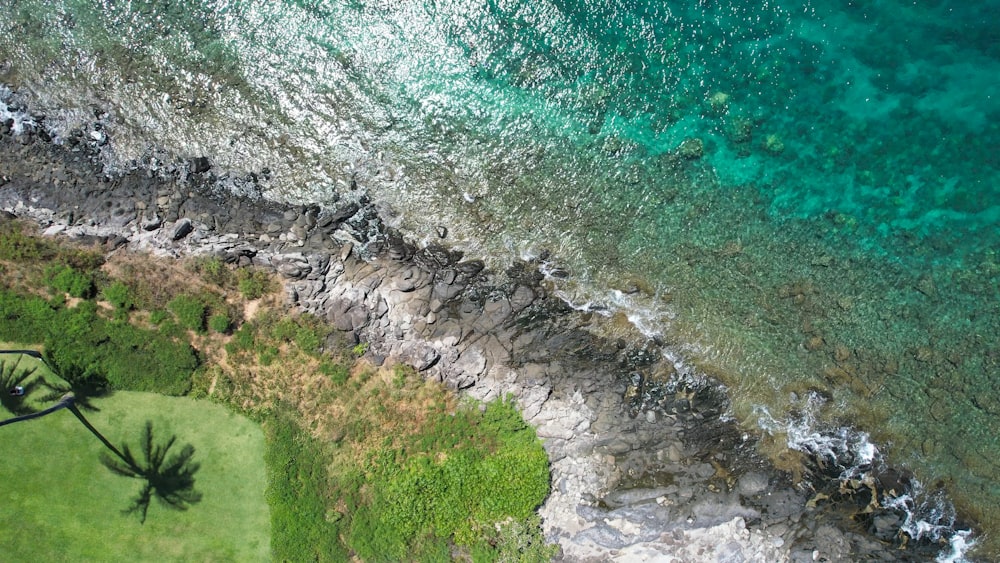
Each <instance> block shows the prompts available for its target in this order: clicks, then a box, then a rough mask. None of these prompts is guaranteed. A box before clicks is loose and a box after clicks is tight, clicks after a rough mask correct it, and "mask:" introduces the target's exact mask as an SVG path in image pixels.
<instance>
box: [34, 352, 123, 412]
mask: <svg viewBox="0 0 1000 563" xmlns="http://www.w3.org/2000/svg"><path fill="white" fill-rule="evenodd" d="M42 358H43V361H44V362H45V363H46V364H47V365H50V366H53V365H57V362H56V361H55V359H54V358H51V357H49V355H48V354H47V353H46V354H44V355H43V356H42ZM61 367H62V369H61V370H60V371H59V372H58V375H59V378H60V381H58V382H54V383H53V382H49V381H43V382H42V386H44V387H45V388H46V389H48V390H49V392H48V393H47V394H45V395H43V396H42V397H41V400H42V401H55V400H58V399H59V398H60V397H62V396H63V395H65V394H66V393H73V396H74V397H75V401H74V403H75V404H76V406H78V407H82V408H83V410H85V411H89V412H99V411H100V410H101V409H99V408H97V407H96V406H94V404H93V403H92V402H91V399H96V398H101V397H107V396H109V395H111V387H110V386H109V385H108V383H107V380H105V379H104V377H103V376H100V375H95V374H93V373H85V372H84V371H83V370H82V369H81V368H80V367H79V366H75V365H69V366H61ZM53 373H56V372H55V370H53Z"/></svg>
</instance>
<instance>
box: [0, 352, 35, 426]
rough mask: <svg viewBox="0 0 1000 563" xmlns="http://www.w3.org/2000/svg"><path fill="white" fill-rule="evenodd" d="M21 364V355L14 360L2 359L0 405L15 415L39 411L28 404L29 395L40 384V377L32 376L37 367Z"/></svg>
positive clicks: (0, 368)
mask: <svg viewBox="0 0 1000 563" xmlns="http://www.w3.org/2000/svg"><path fill="white" fill-rule="evenodd" d="M20 366H21V357H18V358H17V360H15V361H14V362H6V361H0V406H2V407H3V408H5V409H7V410H8V411H10V413H11V414H13V415H15V416H24V415H27V414H32V413H34V412H36V411H37V409H35V408H33V407H32V406H31V405H29V404H28V396H29V395H31V392H32V391H34V390H35V388H36V387H38V386H39V385H40V382H39V379H38V378H32V376H33V375H34V374H35V372H36V371H37V370H38V368H37V367H30V368H21V367H20Z"/></svg>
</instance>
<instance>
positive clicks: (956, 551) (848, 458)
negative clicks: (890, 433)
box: [756, 393, 976, 563]
mask: <svg viewBox="0 0 1000 563" xmlns="http://www.w3.org/2000/svg"><path fill="white" fill-rule="evenodd" d="M825 402H826V399H824V398H823V397H822V396H821V395H819V394H817V393H809V394H808V395H807V396H806V397H805V400H804V402H803V404H802V406H801V409H800V411H799V413H798V414H797V415H796V416H792V417H789V418H787V419H776V418H775V417H774V416H772V415H771V413H770V412H768V410H767V409H766V408H764V407H759V408H757V409H756V410H757V420H758V424H759V426H760V428H761V429H763V431H764V432H767V433H769V434H771V435H777V434H785V436H786V437H787V441H786V444H787V446H788V447H789V448H791V449H793V450H796V451H800V452H804V453H807V454H809V455H811V456H813V457H815V458H818V459H820V460H822V461H823V462H824V463H827V464H830V463H832V464H834V465H835V466H836V467H838V468H839V469H840V475H839V478H840V479H842V480H847V479H858V480H861V481H865V480H866V478H868V477H874V476H875V475H874V473H875V472H876V471H878V470H879V469H880V468H884V467H885V460H884V458H883V457H882V454H881V452H880V451H879V449H878V447H876V446H875V444H873V443H872V442H871V440H870V437H869V435H868V434H867V433H866V432H861V431H858V430H855V429H852V428H848V427H839V428H832V429H825V428H822V426H821V424H820V423H819V422H818V421H817V413H818V411H819V408H820V407H821V406H822V405H823V404H824V403H825ZM908 485H909V487H908V490H905V491H899V492H898V494H883V495H882V496H881V497H880V499H879V501H880V502H881V503H882V507H883V508H885V509H888V510H893V511H897V512H899V513H901V514H902V515H903V519H904V520H903V524H901V525H900V530H902V531H903V532H905V533H906V534H907V535H908V536H909V537H910V538H912V539H913V540H914V541H919V540H924V539H926V540H928V541H931V542H942V543H943V542H947V545H948V547H947V548H946V549H945V550H944V551H942V552H941V553H940V554H939V555H938V556H937V559H936V560H937V561H938V562H942V563H963V562H966V561H967V559H966V554H968V552H969V550H970V549H971V548H972V547H973V546H974V545H975V544H976V542H975V540H974V539H972V531H971V530H957V529H956V528H955V523H956V522H955V520H956V518H955V508H954V506H953V505H952V504H951V502H949V501H948V499H947V498H946V496H945V494H944V492H943V491H935V492H931V493H928V492H926V491H925V490H924V488H923V485H922V484H921V483H920V481H918V480H917V479H915V478H911V479H908ZM883 493H885V492H884V491H883Z"/></svg>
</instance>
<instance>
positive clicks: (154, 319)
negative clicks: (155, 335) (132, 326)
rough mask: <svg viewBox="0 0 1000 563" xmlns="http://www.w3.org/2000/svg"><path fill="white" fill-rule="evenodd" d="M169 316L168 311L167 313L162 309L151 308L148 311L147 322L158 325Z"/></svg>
mask: <svg viewBox="0 0 1000 563" xmlns="http://www.w3.org/2000/svg"><path fill="white" fill-rule="evenodd" d="M169 318H170V313H167V312H166V311H164V310H163V309H153V310H152V311H150V312H149V322H150V323H151V324H154V325H158V324H160V323H162V322H163V321H165V320H167V319H169Z"/></svg>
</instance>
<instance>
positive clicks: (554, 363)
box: [0, 127, 896, 562]
mask: <svg viewBox="0 0 1000 563" xmlns="http://www.w3.org/2000/svg"><path fill="white" fill-rule="evenodd" d="M7 131H8V132H7V133H5V134H3V135H2V136H0V152H2V153H3V154H4V155H5V158H4V159H3V161H2V163H0V208H2V209H3V210H5V211H7V212H9V213H12V214H14V215H17V216H20V217H25V218H30V219H33V220H35V221H37V222H38V223H39V224H41V225H42V226H43V227H45V232H46V233H47V234H53V235H54V234H61V235H65V236H70V237H73V236H87V237H92V238H96V239H97V240H99V241H102V242H103V243H104V244H106V245H107V248H108V249H109V251H110V250H112V249H117V251H119V252H121V251H138V252H151V253H155V254H159V255H169V256H181V255H198V254H210V255H214V256H218V257H220V258H222V259H223V260H225V261H226V262H228V263H232V264H237V265H240V266H246V265H251V264H252V265H256V266H261V267H266V268H271V269H273V270H274V271H275V272H277V273H278V274H279V275H280V276H281V277H282V278H283V279H284V280H285V290H286V292H287V296H288V301H289V303H290V304H292V305H294V306H296V307H299V308H301V309H302V310H304V311H308V312H310V313H313V314H315V315H318V316H320V317H323V318H326V319H327V320H329V322H330V323H332V325H333V326H335V327H336V328H337V329H339V330H342V331H345V332H347V333H350V334H352V335H354V337H355V338H356V339H357V340H358V341H364V342H367V343H369V348H368V352H367V353H368V354H369V355H370V357H371V359H372V360H373V361H375V362H382V361H398V362H405V363H407V364H410V365H412V366H413V367H414V368H416V369H417V370H418V371H419V372H421V373H422V374H424V376H425V377H428V378H434V379H437V380H439V381H442V382H444V383H445V384H447V385H449V386H451V387H452V388H455V389H457V390H461V391H462V392H463V393H466V394H468V395H469V396H472V397H475V398H478V399H483V400H490V399H495V398H497V397H501V396H507V395H509V396H512V397H514V398H515V399H516V400H517V402H518V404H519V405H520V407H521V409H522V411H523V413H524V416H525V418H526V419H527V420H528V421H529V422H530V423H531V424H532V425H534V426H535V428H537V431H538V435H539V436H540V437H541V438H542V439H543V440H544V444H545V448H546V451H547V452H548V454H549V457H550V460H551V464H552V493H551V495H550V497H549V499H548V500H547V502H546V503H545V505H544V506H543V507H542V508H541V514H542V516H543V519H544V526H545V530H546V533H547V534H548V536H549V537H550V538H551V539H552V540H553V541H558V542H559V544H560V545H561V547H562V552H563V555H562V557H563V558H564V559H565V560H572V561H606V560H629V561H632V560H647V559H648V560H654V559H659V560H665V561H671V560H676V561H768V562H773V561H807V560H808V561H814V560H826V561H848V560H853V559H855V558H856V557H857V556H858V555H859V554H864V556H865V557H867V558H874V559H882V560H892V559H893V558H895V556H896V555H895V553H894V552H893V551H892V550H891V549H889V548H886V547H884V546H882V545H881V544H878V543H876V542H874V541H873V540H872V539H871V537H870V536H866V535H862V534H859V533H856V532H845V531H841V530H839V529H837V528H835V527H831V526H829V525H828V524H826V522H827V521H828V520H829V521H840V520H839V519H837V518H836V517H835V515H833V513H831V512H830V511H823V510H822V509H821V508H816V507H815V506H812V505H808V501H809V500H810V499H809V495H807V493H806V492H805V491H803V490H801V489H799V488H797V487H794V486H793V485H792V483H791V482H790V480H789V478H788V476H787V475H784V474H782V473H780V472H777V471H775V470H774V469H773V468H770V467H769V466H768V465H767V464H766V463H764V462H763V461H762V460H761V459H760V458H759V457H758V456H757V455H756V453H755V451H756V450H755V444H754V441H753V439H752V438H751V437H748V436H745V435H743V434H742V433H740V432H739V431H738V430H737V428H736V427H735V426H734V425H733V424H732V423H731V422H729V421H727V420H726V419H725V418H724V416H723V415H724V413H725V394H724V392H723V390H722V389H720V388H719V387H717V386H715V385H714V384H712V383H711V382H710V381H708V380H705V379H704V378H700V377H697V375H696V374H694V373H692V372H691V371H690V370H689V369H688V368H686V367H685V366H684V365H682V364H679V363H678V364H676V365H675V363H674V362H672V361H670V360H669V359H667V358H665V357H664V356H663V355H661V354H659V353H658V352H657V349H658V347H657V346H656V345H655V344H653V343H649V342H647V341H646V340H645V339H644V338H642V337H641V336H640V335H638V334H636V335H635V338H633V339H632V340H631V341H626V340H622V341H615V342H611V341H608V340H605V339H602V338H600V337H597V336H595V335H594V334H593V333H592V332H590V331H589V330H588V328H587V326H588V323H591V322H600V320H599V319H598V320H596V321H595V320H593V319H587V318H585V317H584V316H583V315H582V314H581V313H579V312H577V311H575V310H572V309H571V308H569V307H568V306H567V305H566V304H565V303H563V302H562V301H560V300H559V299H556V298H554V297H553V296H552V293H551V286H550V285H549V282H548V281H547V280H546V279H545V278H544V276H542V275H541V274H540V273H539V271H538V264H532V263H516V264H513V265H512V267H511V268H509V269H508V270H507V271H505V272H493V271H490V270H487V269H485V268H484V265H483V262H482V261H479V260H477V259H475V258H474V257H471V258H470V257H465V256H462V254H461V253H460V252H457V251H454V250H451V249H448V248H447V247H445V246H442V245H439V244H436V243H433V244H428V245H427V246H424V247H419V246H417V245H416V244H414V243H413V242H411V241H408V240H407V239H406V238H405V237H404V236H403V235H402V234H401V233H399V232H397V231H395V230H393V229H391V228H389V227H387V226H386V225H385V224H384V223H383V222H382V221H381V220H380V218H379V215H378V212H377V211H376V209H375V207H374V206H373V205H371V202H369V201H368V200H367V198H366V197H365V196H364V194H363V192H361V191H360V190H355V191H350V192H347V193H344V194H341V195H340V198H339V199H338V200H337V201H335V202H334V203H332V204H330V205H329V206H326V207H318V206H287V205H281V204H278V203H275V202H269V201H264V200H260V199H253V198H241V197H235V196H233V195H232V193H231V192H230V191H226V190H220V189H219V186H220V185H229V184H227V183H226V182H229V183H232V182H231V180H232V178H221V177H216V176H213V174H212V172H211V171H212V168H211V165H210V163H209V162H207V161H204V162H203V161H201V160H200V159H195V161H193V162H191V163H187V164H185V163H178V164H177V165H175V166H169V165H168V166H165V167H162V168H160V169H159V171H158V172H157V173H155V174H154V173H152V172H150V171H148V170H142V169H139V170H137V171H136V172H134V173H131V174H126V175H119V176H114V177H109V176H106V175H104V174H103V173H102V171H101V170H100V169H95V168H94V164H93V163H92V161H96V159H93V158H92V156H93V151H95V150H98V149H99V147H98V146H97V141H94V140H92V141H87V137H86V136H85V135H81V137H80V139H77V142H76V143H68V142H67V143H64V144H63V145H61V146H57V145H53V144H51V143H49V142H46V141H44V140H42V139H40V138H38V136H37V135H35V136H32V135H31V133H30V131H29V132H28V133H26V135H27V137H25V136H24V135H22V136H20V137H14V136H13V134H12V132H11V128H10V127H8V128H7ZM25 139H27V140H25ZM101 141H102V142H106V141H107V140H106V139H103V138H102V140H101ZM245 182H246V183H247V184H248V185H249V184H252V179H249V178H248V179H245ZM251 188H252V186H251ZM244 191H248V192H250V193H252V192H253V189H248V190H244ZM442 233H443V236H446V233H447V230H446V229H445V230H442ZM664 374H667V375H666V376H664ZM813 504H815V503H813Z"/></svg>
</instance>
